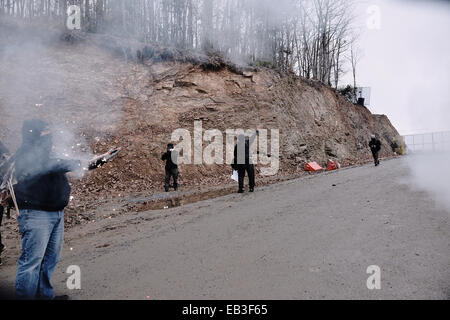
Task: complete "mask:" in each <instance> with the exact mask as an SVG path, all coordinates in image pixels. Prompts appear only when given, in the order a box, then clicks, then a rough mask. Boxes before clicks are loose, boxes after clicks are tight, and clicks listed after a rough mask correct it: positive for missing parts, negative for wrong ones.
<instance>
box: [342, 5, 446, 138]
mask: <svg viewBox="0 0 450 320" xmlns="http://www.w3.org/2000/svg"><path fill="white" fill-rule="evenodd" d="M374 5H375V6H377V7H373V6H374ZM371 6H372V7H371ZM369 8H372V9H369ZM374 8H375V9H376V8H379V12H380V28H379V29H373V28H372V29H370V28H369V27H368V26H367V20H368V19H369V18H371V17H374V12H375V11H374V10H375V9H374ZM356 11H357V12H356V13H357V14H358V16H360V18H359V20H358V24H359V25H360V26H361V30H362V32H361V33H360V46H361V47H362V49H363V57H362V59H361V61H360V63H359V67H358V75H357V83H358V85H360V86H369V87H371V88H372V94H371V106H370V107H369V109H370V110H371V111H372V112H373V113H379V114H386V115H387V116H388V117H389V118H390V120H391V122H392V123H393V124H394V126H395V127H396V128H397V130H399V132H400V134H410V133H424V132H431V131H447V130H448V131H450V98H449V97H450V88H449V77H450V76H449V72H450V40H449V39H450V34H449V31H450V2H449V1H419V0H416V1H414V0H411V1H408V0H403V1H402V0H373V1H364V0H360V1H358V7H357V9H356ZM368 11H370V12H371V13H368ZM370 21H374V20H373V19H372V20H370ZM371 25H372V26H374V25H373V24H371ZM346 81H347V82H348V83H352V80H351V72H349V73H348V74H347V76H346Z"/></svg>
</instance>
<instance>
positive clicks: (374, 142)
mask: <svg viewBox="0 0 450 320" xmlns="http://www.w3.org/2000/svg"><path fill="white" fill-rule="evenodd" d="M369 147H370V150H371V151H372V155H373V160H374V162H375V166H378V165H379V164H380V160H379V159H378V153H379V152H380V150H381V141H380V140H379V139H377V137H376V135H374V134H373V135H372V138H371V140H370V142H369Z"/></svg>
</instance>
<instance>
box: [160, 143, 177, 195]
mask: <svg viewBox="0 0 450 320" xmlns="http://www.w3.org/2000/svg"><path fill="white" fill-rule="evenodd" d="M161 159H162V160H163V161H166V167H165V170H166V178H165V182H164V189H165V190H166V192H169V188H170V178H173V188H174V189H175V191H177V190H178V164H177V162H178V152H177V151H176V150H174V146H173V144H172V143H169V144H168V145H167V151H166V152H165V153H164V154H163V155H162V157H161Z"/></svg>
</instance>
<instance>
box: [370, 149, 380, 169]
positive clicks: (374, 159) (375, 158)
mask: <svg viewBox="0 0 450 320" xmlns="http://www.w3.org/2000/svg"><path fill="white" fill-rule="evenodd" d="M372 156H373V161H374V162H375V165H376V166H377V165H379V164H380V160H378V151H375V150H372Z"/></svg>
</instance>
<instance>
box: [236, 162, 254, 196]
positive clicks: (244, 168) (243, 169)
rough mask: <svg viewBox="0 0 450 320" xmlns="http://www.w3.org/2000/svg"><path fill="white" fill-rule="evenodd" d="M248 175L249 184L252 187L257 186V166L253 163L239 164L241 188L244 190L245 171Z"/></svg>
mask: <svg viewBox="0 0 450 320" xmlns="http://www.w3.org/2000/svg"><path fill="white" fill-rule="evenodd" d="M246 171H247V175H248V184H249V187H250V189H254V188H255V166H254V165H253V164H244V165H239V166H238V170H237V172H238V177H239V190H244V178H245V172H246Z"/></svg>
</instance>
